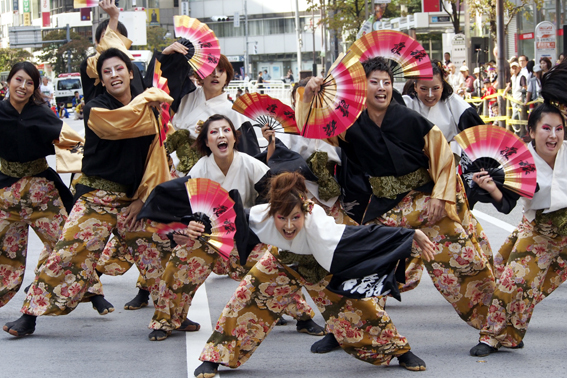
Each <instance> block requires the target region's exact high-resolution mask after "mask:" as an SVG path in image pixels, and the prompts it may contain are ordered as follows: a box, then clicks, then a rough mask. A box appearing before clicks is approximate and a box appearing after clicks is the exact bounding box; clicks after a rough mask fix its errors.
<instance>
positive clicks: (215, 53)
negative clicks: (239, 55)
mask: <svg viewBox="0 0 567 378" xmlns="http://www.w3.org/2000/svg"><path fill="white" fill-rule="evenodd" d="M173 24H174V27H175V35H176V36H177V37H178V38H181V39H180V40H179V41H178V42H179V43H181V44H182V45H184V46H186V47H187V48H188V49H189V52H188V53H187V54H186V55H185V57H186V58H187V60H188V62H189V64H190V65H191V67H193V70H194V71H195V73H197V74H198V75H199V77H201V79H204V78H206V77H207V76H209V75H210V74H211V72H213V71H214V69H215V67H216V66H217V64H218V63H219V59H220V55H221V53H220V46H219V40H218V39H217V37H216V36H215V33H214V32H213V31H212V30H211V29H209V27H208V26H207V25H206V24H204V23H202V22H201V21H199V20H197V19H196V18H190V17H188V16H174V17H173Z"/></svg>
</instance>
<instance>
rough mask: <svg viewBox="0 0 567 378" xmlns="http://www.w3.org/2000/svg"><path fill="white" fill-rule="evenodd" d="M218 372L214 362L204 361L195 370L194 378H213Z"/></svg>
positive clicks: (217, 366)
mask: <svg viewBox="0 0 567 378" xmlns="http://www.w3.org/2000/svg"><path fill="white" fill-rule="evenodd" d="M218 371H219V364H217V363H215V362H209V361H205V362H203V363H202V364H201V365H199V367H198V368H197V369H195V372H194V373H193V374H195V377H196V378H213V377H214V376H215V375H217V372H218Z"/></svg>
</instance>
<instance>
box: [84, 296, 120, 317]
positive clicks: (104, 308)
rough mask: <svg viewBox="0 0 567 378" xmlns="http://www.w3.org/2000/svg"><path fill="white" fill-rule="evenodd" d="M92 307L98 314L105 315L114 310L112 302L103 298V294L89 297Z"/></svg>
mask: <svg viewBox="0 0 567 378" xmlns="http://www.w3.org/2000/svg"><path fill="white" fill-rule="evenodd" d="M89 299H90V301H91V303H92V305H93V308H94V309H95V310H97V311H98V313H99V315H106V314H108V313H110V312H113V311H114V306H113V305H112V303H110V302H109V301H107V300H106V299H104V295H93V296H92V297H90V298H89Z"/></svg>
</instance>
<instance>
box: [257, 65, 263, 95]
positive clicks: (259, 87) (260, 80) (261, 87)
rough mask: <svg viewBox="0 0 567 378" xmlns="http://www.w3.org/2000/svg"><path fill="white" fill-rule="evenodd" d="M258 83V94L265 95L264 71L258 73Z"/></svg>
mask: <svg viewBox="0 0 567 378" xmlns="http://www.w3.org/2000/svg"><path fill="white" fill-rule="evenodd" d="M256 82H257V84H258V92H259V93H260V94H264V91H263V89H264V86H263V85H262V84H263V83H264V78H263V77H262V71H260V72H258V80H257V81H256Z"/></svg>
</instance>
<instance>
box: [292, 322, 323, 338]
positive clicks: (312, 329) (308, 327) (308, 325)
mask: <svg viewBox="0 0 567 378" xmlns="http://www.w3.org/2000/svg"><path fill="white" fill-rule="evenodd" d="M296 329H297V332H300V333H307V334H308V335H313V336H323V335H324V334H325V328H323V327H321V326H320V325H319V324H317V323H315V322H314V321H313V319H309V320H298V321H297V326H296Z"/></svg>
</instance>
